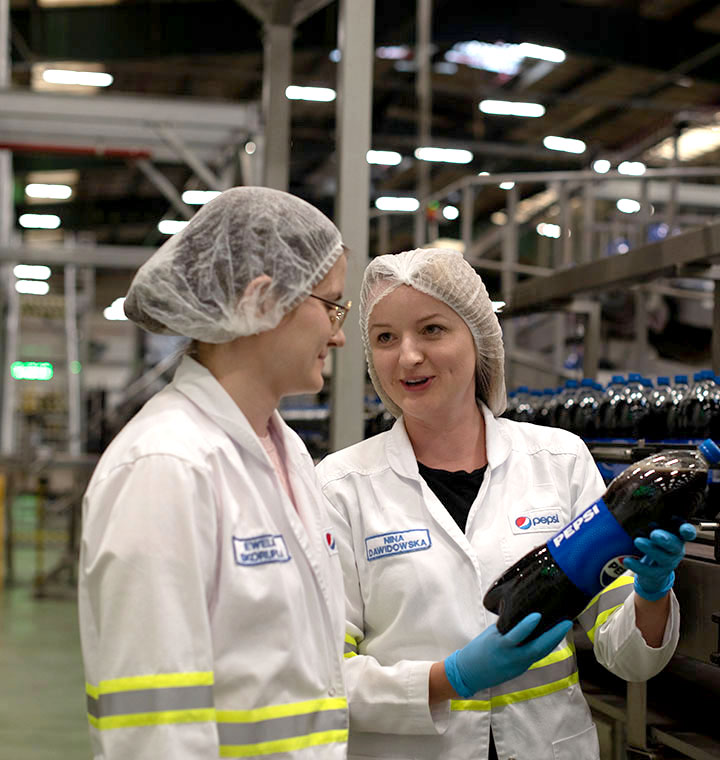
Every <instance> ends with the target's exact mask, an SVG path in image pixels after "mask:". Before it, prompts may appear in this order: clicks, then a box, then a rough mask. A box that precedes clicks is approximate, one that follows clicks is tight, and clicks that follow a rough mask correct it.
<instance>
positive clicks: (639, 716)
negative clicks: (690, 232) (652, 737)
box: [626, 681, 648, 750]
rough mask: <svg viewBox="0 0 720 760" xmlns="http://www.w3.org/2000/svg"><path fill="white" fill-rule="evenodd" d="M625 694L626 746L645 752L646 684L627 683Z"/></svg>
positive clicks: (637, 682) (641, 682) (646, 746)
mask: <svg viewBox="0 0 720 760" xmlns="http://www.w3.org/2000/svg"><path fill="white" fill-rule="evenodd" d="M626 693H627V723H626V731H627V743H628V746H629V747H632V748H634V749H640V750H647V748H648V745H647V683H646V682H645V681H628V684H627V692H626Z"/></svg>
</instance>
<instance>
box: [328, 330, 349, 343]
mask: <svg viewBox="0 0 720 760" xmlns="http://www.w3.org/2000/svg"><path fill="white" fill-rule="evenodd" d="M328 345H330V346H333V347H334V348H342V347H343V346H344V345H345V333H344V332H343V331H342V327H341V328H340V329H339V330H338V331H337V332H336V333H335V335H333V336H331V337H330V340H329V341H328Z"/></svg>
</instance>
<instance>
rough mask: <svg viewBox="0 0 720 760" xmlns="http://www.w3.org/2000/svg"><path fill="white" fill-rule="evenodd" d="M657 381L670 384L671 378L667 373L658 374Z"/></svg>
mask: <svg viewBox="0 0 720 760" xmlns="http://www.w3.org/2000/svg"><path fill="white" fill-rule="evenodd" d="M657 383H658V385H670V378H669V377H666V376H665V375H658V379H657Z"/></svg>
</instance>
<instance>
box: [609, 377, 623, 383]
mask: <svg viewBox="0 0 720 760" xmlns="http://www.w3.org/2000/svg"><path fill="white" fill-rule="evenodd" d="M610 382H611V383H624V382H625V378H624V377H623V376H622V375H613V376H612V380H610Z"/></svg>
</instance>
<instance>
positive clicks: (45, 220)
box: [18, 214, 60, 230]
mask: <svg viewBox="0 0 720 760" xmlns="http://www.w3.org/2000/svg"><path fill="white" fill-rule="evenodd" d="M18 223H19V224H20V226H21V227H24V228H25V229H26V230H56V229H57V228H58V227H59V226H60V217H59V216H57V215H56V214H21V215H20V218H19V219H18Z"/></svg>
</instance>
